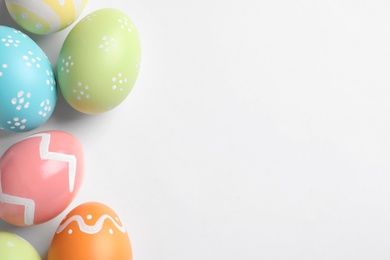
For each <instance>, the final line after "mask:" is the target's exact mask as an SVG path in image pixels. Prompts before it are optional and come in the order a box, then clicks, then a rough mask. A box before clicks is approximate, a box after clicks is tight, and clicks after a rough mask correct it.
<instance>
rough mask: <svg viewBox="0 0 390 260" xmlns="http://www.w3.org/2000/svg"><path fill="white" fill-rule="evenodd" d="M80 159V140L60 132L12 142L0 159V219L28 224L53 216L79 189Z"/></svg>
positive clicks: (62, 208)
mask: <svg viewBox="0 0 390 260" xmlns="http://www.w3.org/2000/svg"><path fill="white" fill-rule="evenodd" d="M83 160H84V159H83V149H82V146H81V144H80V142H79V141H78V140H77V139H76V137H74V136H73V135H71V134H69V133H66V132H62V131H47V132H41V133H37V134H34V135H31V136H29V137H27V138H26V139H24V140H22V141H20V142H18V143H16V144H14V145H12V146H11V147H10V148H9V149H8V150H7V151H6V152H5V153H4V154H3V156H2V157H1V158H0V218H2V219H3V220H5V221H6V222H8V223H10V224H14V225H18V226H28V225H35V224H40V223H43V222H46V221H48V220H50V219H52V218H54V217H56V216H57V215H58V214H60V213H61V212H62V211H64V210H65V209H66V207H68V206H69V204H70V203H71V202H72V200H73V198H74V197H75V196H76V194H77V193H78V191H79V189H80V186H81V182H82V178H83V175H84V161H83Z"/></svg>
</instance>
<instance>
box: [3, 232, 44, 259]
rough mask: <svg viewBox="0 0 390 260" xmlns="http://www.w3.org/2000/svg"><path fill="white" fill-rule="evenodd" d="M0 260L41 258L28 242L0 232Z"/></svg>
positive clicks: (11, 234)
mask: <svg viewBox="0 0 390 260" xmlns="http://www.w3.org/2000/svg"><path fill="white" fill-rule="evenodd" d="M0 259H1V260H16V259H23V260H41V257H40V255H39V254H38V252H37V251H36V250H35V248H34V247H33V246H32V245H31V244H30V243H29V242H28V241H27V240H25V239H23V238H21V237H20V236H18V235H16V234H13V233H9V232H4V231H3V232H0Z"/></svg>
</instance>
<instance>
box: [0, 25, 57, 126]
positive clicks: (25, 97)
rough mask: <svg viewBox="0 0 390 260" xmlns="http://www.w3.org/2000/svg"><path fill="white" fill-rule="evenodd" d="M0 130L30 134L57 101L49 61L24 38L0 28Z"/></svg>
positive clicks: (23, 35)
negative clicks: (28, 132) (27, 132)
mask: <svg viewBox="0 0 390 260" xmlns="http://www.w3.org/2000/svg"><path fill="white" fill-rule="evenodd" d="M0 86H1V87H0V129H3V130H7V131H12V132H24V131H30V130H32V129H34V128H36V127H38V126H40V125H42V124H43V123H45V122H46V121H47V120H48V118H49V117H50V116H51V114H52V112H53V110H54V107H55V105H56V101H57V90H56V81H55V77H54V71H53V68H52V66H51V64H50V61H49V59H48V58H47V57H46V55H45V53H44V52H43V51H42V49H41V48H40V47H39V46H38V45H37V44H36V43H35V42H34V41H33V40H32V39H31V38H29V37H28V36H27V35H25V34H24V33H22V32H20V31H18V30H15V29H13V28H10V27H6V26H0Z"/></svg>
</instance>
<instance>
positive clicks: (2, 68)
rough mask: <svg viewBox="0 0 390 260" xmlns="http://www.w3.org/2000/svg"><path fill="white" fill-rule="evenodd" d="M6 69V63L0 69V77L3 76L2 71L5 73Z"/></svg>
mask: <svg viewBox="0 0 390 260" xmlns="http://www.w3.org/2000/svg"><path fill="white" fill-rule="evenodd" d="M7 68H8V65H7V64H6V63H4V64H3V65H1V67H0V77H2V76H3V75H4V72H3V71H5V69H7Z"/></svg>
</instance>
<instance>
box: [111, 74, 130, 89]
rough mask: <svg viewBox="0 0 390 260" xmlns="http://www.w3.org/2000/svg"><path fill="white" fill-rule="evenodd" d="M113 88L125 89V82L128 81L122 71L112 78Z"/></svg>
mask: <svg viewBox="0 0 390 260" xmlns="http://www.w3.org/2000/svg"><path fill="white" fill-rule="evenodd" d="M111 81H112V85H111V88H112V90H117V89H119V91H123V84H125V83H127V78H125V77H123V75H122V73H118V74H117V76H115V77H112V78H111Z"/></svg>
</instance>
